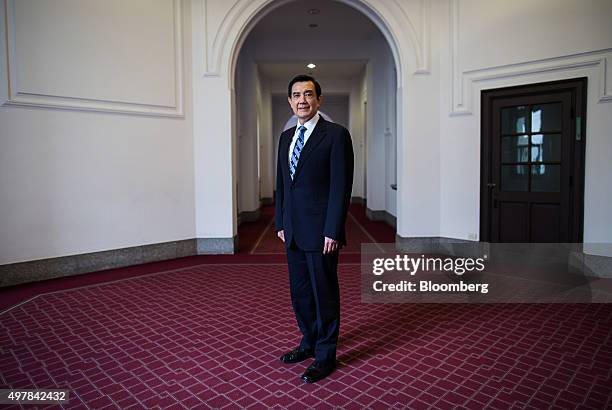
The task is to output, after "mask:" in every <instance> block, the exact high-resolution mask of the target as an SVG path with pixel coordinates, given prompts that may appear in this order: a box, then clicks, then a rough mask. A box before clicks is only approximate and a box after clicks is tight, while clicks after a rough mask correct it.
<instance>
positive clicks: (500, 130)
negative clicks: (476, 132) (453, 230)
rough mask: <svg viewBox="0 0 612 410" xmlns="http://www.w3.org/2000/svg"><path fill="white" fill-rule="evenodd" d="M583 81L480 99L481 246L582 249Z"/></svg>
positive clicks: (496, 93) (492, 93)
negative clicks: (483, 243)
mask: <svg viewBox="0 0 612 410" xmlns="http://www.w3.org/2000/svg"><path fill="white" fill-rule="evenodd" d="M585 91H586V79H579V80H570V81H559V82H554V83H544V84H534V85H529V86H521V87H512V88H506V89H499V90H489V91H484V92H483V98H482V112H483V117H482V131H483V132H482V182H481V185H482V186H481V239H482V240H484V241H488V242H504V243H510V242H513V243H514V242H523V243H529V242H545V243H565V242H582V219H583V216H582V209H583V202H584V201H583V181H584V131H583V130H584V111H585V108H584V104H585V98H584V92H585Z"/></svg>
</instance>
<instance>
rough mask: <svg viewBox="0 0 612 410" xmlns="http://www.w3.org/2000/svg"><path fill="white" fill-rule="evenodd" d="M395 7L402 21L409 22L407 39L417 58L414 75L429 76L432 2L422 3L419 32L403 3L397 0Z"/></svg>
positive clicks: (424, 1) (425, 1)
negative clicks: (410, 41)
mask: <svg viewBox="0 0 612 410" xmlns="http://www.w3.org/2000/svg"><path fill="white" fill-rule="evenodd" d="M395 5H396V6H397V8H398V9H399V10H401V14H402V21H405V22H408V24H407V26H408V29H409V31H410V33H409V35H407V36H406V37H408V38H410V39H411V40H412V45H413V46H414V51H415V57H416V71H414V74H429V72H430V54H431V51H430V49H431V41H430V32H431V18H430V16H431V12H430V10H431V2H430V1H428V0H421V1H420V14H419V18H420V19H421V22H420V23H421V25H420V30H419V31H418V32H417V30H416V29H415V27H414V24H413V19H411V18H410V16H409V15H408V13H407V12H406V10H405V9H404V8H403V7H402V3H401V2H400V1H399V0H395Z"/></svg>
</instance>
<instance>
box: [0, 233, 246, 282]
mask: <svg viewBox="0 0 612 410" xmlns="http://www.w3.org/2000/svg"><path fill="white" fill-rule="evenodd" d="M237 249H238V237H237V236H234V237H232V238H191V239H183V240H178V241H170V242H161V243H153V244H149V245H140V246H131V247H127V248H120V249H112V250H107V251H99V252H90V253H82V254H77V255H70V256H60V257H54V258H46V259H39V260H33V261H26V262H17V263H9V264H6V265H0V288H1V287H4V286H14V285H18V284H21V283H28V282H36V281H41V280H47V279H54V278H60V277H64V276H74V275H80V274H83V273H90V272H98V271H102V270H107V269H117V268H123V267H126V266H133V265H140V264H143V263H150V262H159V261H164V260H168V259H176V258H184V257H187V256H195V255H219V254H234V253H235V252H236V250H237Z"/></svg>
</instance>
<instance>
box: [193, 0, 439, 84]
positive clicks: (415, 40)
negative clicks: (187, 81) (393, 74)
mask: <svg viewBox="0 0 612 410" xmlns="http://www.w3.org/2000/svg"><path fill="white" fill-rule="evenodd" d="M291 1H294V0H278V1H275V2H273V3H272V1H271V0H263V1H259V2H253V1H250V0H237V1H236V2H235V3H234V4H233V5H232V7H231V8H230V9H229V10H228V12H227V13H226V14H225V16H224V17H223V20H222V21H221V24H220V25H219V28H218V29H217V31H216V32H215V33H214V34H212V33H209V26H208V7H207V2H208V0H202V14H201V16H200V18H201V21H202V23H203V25H204V32H203V33H202V37H201V38H202V40H203V46H204V50H203V56H202V63H201V64H202V70H201V71H202V74H201V75H202V77H218V76H220V75H221V72H222V66H223V64H222V63H223V61H224V59H223V55H224V53H225V52H226V50H227V47H228V45H227V42H228V39H229V38H230V33H231V32H232V31H233V30H235V29H236V25H237V24H238V22H239V21H241V20H244V21H246V24H245V26H244V27H241V28H240V30H239V31H238V33H239V36H238V37H239V38H238V42H239V43H238V44H236V45H234V46H232V47H231V50H240V48H241V46H242V42H243V41H244V39H245V38H246V35H245V34H248V31H250V29H251V28H253V27H254V26H255V25H256V24H257V23H258V22H259V20H260V19H261V18H262V17H263V16H264V14H263V13H260V12H261V11H262V10H263V9H264V8H268V9H267V12H269V11H271V10H272V9H275V8H278V7H281V6H283V5H284V4H286V3H289V2H291ZM339 1H340V2H342V3H345V4H346V5H348V6H349V7H353V8H355V9H357V10H359V11H360V12H362V13H363V14H364V15H365V16H367V17H368V18H369V19H370V20H371V21H372V22H373V23H374V25H376V26H377V27H378V29H379V30H380V31H381V32H382V33H383V35H384V36H385V38H386V39H387V41H388V42H389V45H390V48H391V50H392V52H393V54H394V57H395V63H396V66H397V67H398V84H399V83H400V79H401V71H400V69H399V68H400V67H401V66H402V65H405V64H406V63H405V62H404V63H403V64H402V63H401V62H400V61H399V57H400V56H399V55H398V52H399V49H397V46H395V48H394V45H397V44H398V41H397V39H396V38H395V37H391V38H390V37H389V35H390V34H391V33H393V27H395V28H397V27H402V28H403V29H404V30H402V33H401V34H402V37H408V38H409V39H410V41H411V43H412V45H413V48H414V53H415V54H414V57H415V61H416V70H415V72H414V74H429V72H430V54H431V51H430V48H431V41H430V31H431V5H430V1H428V0H421V1H420V4H421V13H420V18H421V27H420V32H417V30H416V29H415V27H414V24H413V22H412V20H411V19H410V18H409V16H408V14H407V13H406V11H405V10H404V8H402V6H401V3H400V2H398V0H394V2H393V3H391V2H389V3H384V2H383V3H381V4H377V5H374V4H372V2H371V1H368V0H359V1H356V2H355V1H351V0H339ZM389 5H391V6H392V7H394V10H388V11H389V13H388V14H390V15H398V14H399V15H400V16H401V19H400V20H401V22H402V24H401V25H398V24H395V25H394V24H390V23H389V22H388V21H386V20H385V19H383V17H382V16H381V14H380V12H379V10H378V9H380V8H381V6H389ZM249 8H253V10H249ZM265 14H267V13H265ZM245 16H247V17H246V19H245ZM212 36H214V39H213V41H212V44H210V45H209V41H208V40H209V39H210V38H211V37H212ZM235 57H236V56H234V55H230V65H229V68H230V69H229V72H230V73H231V72H233V71H234V70H233V62H232V61H231V60H233V59H234V58H235ZM231 88H232V83H231V82H230V89H231Z"/></svg>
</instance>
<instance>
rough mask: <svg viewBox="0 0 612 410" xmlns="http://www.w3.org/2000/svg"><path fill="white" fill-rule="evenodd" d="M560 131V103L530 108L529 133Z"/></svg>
mask: <svg viewBox="0 0 612 410" xmlns="http://www.w3.org/2000/svg"><path fill="white" fill-rule="evenodd" d="M548 131H561V103H560V102H558V103H550V104H538V105H534V106H533V107H531V132H548Z"/></svg>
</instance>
